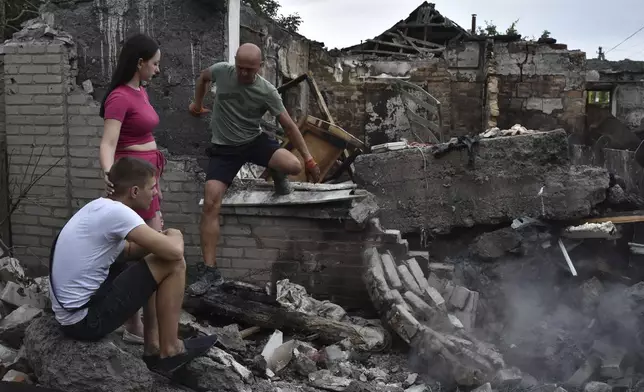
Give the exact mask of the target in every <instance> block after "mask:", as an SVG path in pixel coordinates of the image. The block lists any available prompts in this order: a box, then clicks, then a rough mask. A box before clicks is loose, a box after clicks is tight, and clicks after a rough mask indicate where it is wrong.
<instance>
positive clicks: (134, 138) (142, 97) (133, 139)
mask: <svg viewBox="0 0 644 392" xmlns="http://www.w3.org/2000/svg"><path fill="white" fill-rule="evenodd" d="M104 118H105V120H107V119H113V120H118V121H120V122H121V134H120V135H119V141H118V143H117V145H116V150H117V151H118V150H120V149H123V148H125V147H127V146H132V145H135V144H145V143H149V142H153V141H154V136H153V135H152V132H153V131H154V128H155V127H156V126H157V125H159V115H158V114H157V112H156V111H155V110H154V108H153V107H152V105H150V99H149V98H148V93H147V92H146V91H145V89H144V88H143V87H141V89H140V90H135V89H133V88H132V87H130V86H126V85H124V86H119V87H117V88H115V89H114V90H113V91H112V92H111V93H110V95H109V96H108V97H107V100H106V101H105V117H104Z"/></svg>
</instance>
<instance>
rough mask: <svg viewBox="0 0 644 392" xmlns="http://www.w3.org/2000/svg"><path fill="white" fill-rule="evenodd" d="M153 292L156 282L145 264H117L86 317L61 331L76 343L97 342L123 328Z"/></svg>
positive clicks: (100, 288)
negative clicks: (82, 341) (83, 341)
mask: <svg viewBox="0 0 644 392" xmlns="http://www.w3.org/2000/svg"><path fill="white" fill-rule="evenodd" d="M156 290H157V282H156V280H154V276H153V275H152V272H150V268H149V267H148V264H147V263H145V262H144V261H136V262H125V261H117V262H115V263H114V264H112V266H111V267H110V273H109V275H108V277H107V279H105V282H103V284H102V285H101V286H100V287H99V289H98V290H97V291H96V293H95V294H94V296H92V299H91V304H90V306H89V307H88V308H87V316H85V318H84V319H82V320H81V321H79V322H78V323H76V324H73V325H65V326H62V329H63V332H64V333H65V334H66V335H67V336H69V337H71V338H74V339H78V340H90V341H92V340H99V339H101V338H103V337H104V336H105V335H107V334H109V333H111V332H113V331H114V330H116V329H117V328H118V327H120V326H121V325H123V323H124V322H125V321H126V320H127V319H129V318H130V317H132V316H133V315H134V314H135V313H136V312H137V311H138V310H139V309H140V308H141V307H142V306H143V305H145V304H146V303H147V302H148V299H150V297H151V296H152V294H154V292H156Z"/></svg>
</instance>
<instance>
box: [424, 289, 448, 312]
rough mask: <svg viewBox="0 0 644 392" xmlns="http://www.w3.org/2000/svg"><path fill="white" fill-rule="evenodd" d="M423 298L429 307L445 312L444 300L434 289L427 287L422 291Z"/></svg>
mask: <svg viewBox="0 0 644 392" xmlns="http://www.w3.org/2000/svg"><path fill="white" fill-rule="evenodd" d="M424 294H425V295H424V297H425V298H426V299H427V300H428V302H429V304H430V305H433V306H435V307H436V308H438V309H441V310H444V311H447V307H446V306H445V298H443V296H442V295H441V293H439V292H438V290H436V289H435V288H434V287H432V286H429V285H427V287H425V290H424Z"/></svg>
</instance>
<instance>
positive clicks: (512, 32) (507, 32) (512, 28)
mask: <svg viewBox="0 0 644 392" xmlns="http://www.w3.org/2000/svg"><path fill="white" fill-rule="evenodd" d="M517 23H519V19H517V20H515V21H514V22H512V24H511V25H510V27H508V29H507V30H505V35H519V32H518V31H517Z"/></svg>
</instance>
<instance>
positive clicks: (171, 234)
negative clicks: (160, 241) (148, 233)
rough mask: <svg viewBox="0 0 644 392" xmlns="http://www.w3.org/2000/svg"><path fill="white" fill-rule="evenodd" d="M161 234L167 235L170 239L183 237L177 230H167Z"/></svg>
mask: <svg viewBox="0 0 644 392" xmlns="http://www.w3.org/2000/svg"><path fill="white" fill-rule="evenodd" d="M161 234H163V235H167V236H168V237H183V234H182V233H181V231H179V230H177V229H165V230H163V231H162V232H161Z"/></svg>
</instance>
